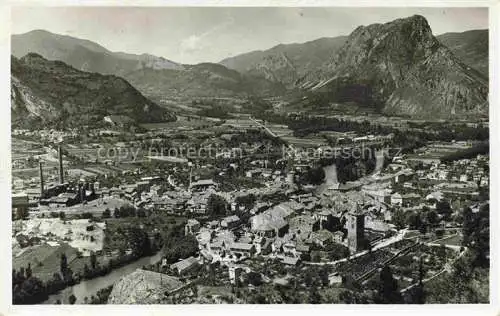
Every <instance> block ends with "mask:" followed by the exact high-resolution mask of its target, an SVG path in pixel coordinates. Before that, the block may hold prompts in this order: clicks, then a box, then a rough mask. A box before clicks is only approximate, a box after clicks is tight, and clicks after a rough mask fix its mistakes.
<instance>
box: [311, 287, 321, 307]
mask: <svg viewBox="0 0 500 316" xmlns="http://www.w3.org/2000/svg"><path fill="white" fill-rule="evenodd" d="M308 303H309V304H321V296H320V295H319V293H318V289H317V288H316V287H315V286H313V287H312V288H311V291H310V292H309V298H308Z"/></svg>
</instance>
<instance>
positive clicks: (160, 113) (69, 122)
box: [11, 53, 175, 127]
mask: <svg viewBox="0 0 500 316" xmlns="http://www.w3.org/2000/svg"><path fill="white" fill-rule="evenodd" d="M11 113H12V125H13V126H30V125H32V124H41V125H52V126H54V127H57V126H59V127H69V126H82V125H96V124H99V122H103V118H104V117H105V116H108V115H120V116H128V117H129V118H131V119H132V120H133V121H135V122H136V123H144V122H160V121H171V120H175V115H173V114H172V113H170V112H169V111H167V110H165V109H163V108H161V107H160V106H158V105H157V104H155V103H154V102H152V101H150V100H148V99H147V98H145V97H144V96H143V95H142V94H141V93H140V92H139V91H137V90H136V89H135V88H134V87H132V86H131V85H130V84H129V83H128V82H127V81H126V80H124V79H123V78H120V77H117V76H113V75H101V74H98V73H88V72H83V71H80V70H77V69H75V68H73V67H71V66H68V65H67V64H65V63H63V62H61V61H50V60H47V59H45V58H43V57H42V56H40V55H38V54H35V53H29V54H27V55H26V56H24V57H22V58H20V59H18V58H16V57H14V56H12V57H11Z"/></svg>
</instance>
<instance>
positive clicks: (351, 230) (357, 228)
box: [346, 203, 365, 253]
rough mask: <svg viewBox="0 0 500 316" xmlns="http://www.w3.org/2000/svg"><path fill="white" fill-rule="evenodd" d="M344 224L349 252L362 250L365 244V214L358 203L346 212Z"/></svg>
mask: <svg viewBox="0 0 500 316" xmlns="http://www.w3.org/2000/svg"><path fill="white" fill-rule="evenodd" d="M346 225H347V245H348V247H349V250H350V251H351V253H356V252H358V251H361V250H363V249H364V244H365V241H364V239H365V214H363V212H362V210H361V206H360V205H359V204H358V203H356V205H355V207H353V209H351V211H349V212H348V213H347V222H346Z"/></svg>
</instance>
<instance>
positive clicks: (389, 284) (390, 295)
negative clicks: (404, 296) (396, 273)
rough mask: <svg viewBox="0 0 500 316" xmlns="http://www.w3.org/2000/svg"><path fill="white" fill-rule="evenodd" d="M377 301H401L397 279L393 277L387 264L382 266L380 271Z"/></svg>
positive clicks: (387, 302)
mask: <svg viewBox="0 0 500 316" xmlns="http://www.w3.org/2000/svg"><path fill="white" fill-rule="evenodd" d="M378 288H379V289H378V301H379V302H380V303H382V304H397V303H399V302H401V294H400V293H399V289H398V281H397V280H396V279H394V277H393V275H392V270H391V268H390V267H389V266H384V267H383V268H382V271H380V280H379V286H378Z"/></svg>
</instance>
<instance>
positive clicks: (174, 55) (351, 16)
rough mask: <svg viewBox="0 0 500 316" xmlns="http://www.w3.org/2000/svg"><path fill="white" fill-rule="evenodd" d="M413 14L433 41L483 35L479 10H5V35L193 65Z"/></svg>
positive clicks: (484, 15)
mask: <svg viewBox="0 0 500 316" xmlns="http://www.w3.org/2000/svg"><path fill="white" fill-rule="evenodd" d="M414 14H420V15H423V16H424V17H426V18H427V20H428V22H429V25H430V26H431V28H432V31H433V33H434V34H435V35H439V34H442V33H446V32H463V31H467V30H471V29H486V28H488V9H487V8H436V7H434V8H411V7H404V8H394V7H392V8H367V7H364V8H360V7H358V8H333V7H324V8H320V7H314V8H313V7H309V8H298V7H239V8H238V7H232V8H227V7H211V8H207V7H205V8H202V7H156V8H154V7H135V8H134V7H13V8H12V11H11V32H12V33H13V34H20V33H25V32H29V31H31V30H35V29H43V30H47V31H50V32H53V33H58V34H64V35H70V36H74V37H78V38H84V39H88V40H91V41H94V42H97V43H99V44H101V45H102V46H104V47H106V48H107V49H109V50H111V51H122V52H127V53H134V54H142V53H148V54H153V55H157V56H162V57H165V58H167V59H170V60H173V61H176V62H180V63H186V64H194V63H199V62H219V61H220V60H222V59H224V58H227V57H231V56H235V55H238V54H241V53H246V52H250V51H253V50H264V49H268V48H271V47H273V46H275V45H278V44H280V43H283V44H288V43H302V42H307V41H310V40H314V39H317V38H321V37H335V36H339V35H349V33H350V32H352V31H353V30H354V29H355V28H356V27H358V26H359V25H368V24H372V23H384V22H389V21H392V20H394V19H397V18H402V17H408V16H411V15H414Z"/></svg>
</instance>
